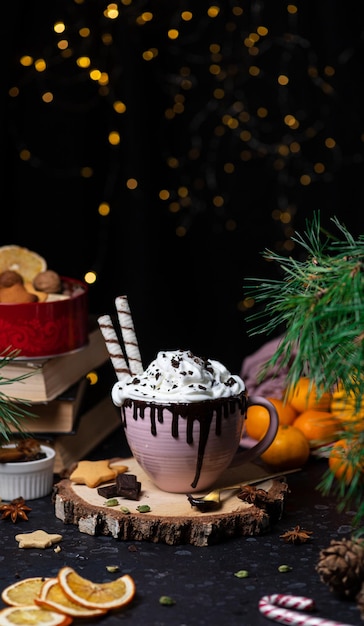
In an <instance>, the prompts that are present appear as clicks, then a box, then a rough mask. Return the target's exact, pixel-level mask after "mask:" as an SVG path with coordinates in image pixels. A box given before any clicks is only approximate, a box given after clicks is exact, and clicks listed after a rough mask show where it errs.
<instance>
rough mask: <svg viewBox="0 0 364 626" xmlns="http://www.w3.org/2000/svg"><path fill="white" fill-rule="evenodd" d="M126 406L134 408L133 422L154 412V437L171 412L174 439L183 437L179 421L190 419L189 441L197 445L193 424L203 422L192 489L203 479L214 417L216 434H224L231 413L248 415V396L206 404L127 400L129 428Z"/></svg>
mask: <svg viewBox="0 0 364 626" xmlns="http://www.w3.org/2000/svg"><path fill="white" fill-rule="evenodd" d="M125 407H132V408H133V419H134V420H138V419H145V409H147V408H148V409H150V429H151V434H152V435H153V436H157V423H158V422H159V423H160V424H163V421H164V418H163V412H164V410H168V411H169V412H170V413H172V424H171V435H172V437H174V438H177V437H178V436H179V420H180V419H184V420H187V428H186V442H187V443H188V444H192V443H193V425H194V422H195V421H198V422H199V423H200V436H199V442H198V454H197V461H196V473H195V478H194V480H193V482H192V483H191V487H192V488H195V487H196V486H197V483H198V480H199V478H200V473H201V468H202V463H203V458H204V454H205V448H206V444H207V441H208V438H209V434H210V430H211V423H212V418H213V416H214V412H215V413H216V424H215V435H216V436H218V437H219V436H220V435H221V424H222V420H223V419H228V417H229V415H230V414H231V413H234V412H235V411H236V408H237V407H238V409H240V413H241V414H242V415H245V413H246V408H247V397H246V394H245V393H242V394H241V395H239V396H234V397H231V398H221V399H219V400H216V399H214V400H205V401H203V402H189V403H181V404H177V403H171V404H164V405H163V404H156V403H154V402H148V401H146V400H130V399H129V400H126V401H125V402H124V404H123V406H122V408H121V414H122V424H123V427H124V428H125V429H127V423H126V415H125Z"/></svg>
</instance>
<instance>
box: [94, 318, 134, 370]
mask: <svg viewBox="0 0 364 626" xmlns="http://www.w3.org/2000/svg"><path fill="white" fill-rule="evenodd" d="M97 322H98V324H99V327H100V330H101V332H102V335H103V337H104V339H105V343H106V348H107V351H108V353H109V356H110V360H111V363H112V364H113V367H114V370H115V374H116V376H117V379H118V380H121V379H122V378H125V377H126V376H130V370H129V367H128V364H127V362H126V360H125V357H124V354H123V351H122V349H121V346H120V343H119V340H118V337H117V334H116V332H115V329H114V326H113V324H112V321H111V317H110V316H109V315H101V317H99V318H98V319H97Z"/></svg>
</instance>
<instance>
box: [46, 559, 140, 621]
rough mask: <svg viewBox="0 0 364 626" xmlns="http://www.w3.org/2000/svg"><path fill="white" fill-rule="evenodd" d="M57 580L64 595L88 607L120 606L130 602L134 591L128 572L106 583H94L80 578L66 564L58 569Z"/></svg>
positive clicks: (112, 607) (109, 607)
mask: <svg viewBox="0 0 364 626" xmlns="http://www.w3.org/2000/svg"><path fill="white" fill-rule="evenodd" d="M58 581H59V584H60V585H61V587H62V589H63V591H64V593H65V594H66V596H68V597H69V598H70V599H71V600H73V602H76V603H79V604H81V605H82V606H86V607H87V608H89V609H92V608H94V609H97V608H99V609H105V610H108V609H116V608H120V607H122V606H124V605H126V604H129V602H131V600H132V599H133V598H134V595H135V591H136V587H135V582H134V580H133V578H132V577H131V576H129V575H128V574H125V575H124V576H120V577H119V578H116V579H115V580H112V581H110V582H107V583H96V582H93V581H91V580H87V579H86V578H82V576H79V574H77V572H76V571H75V570H74V569H73V568H72V567H68V566H65V567H62V568H61V569H60V570H59V572H58Z"/></svg>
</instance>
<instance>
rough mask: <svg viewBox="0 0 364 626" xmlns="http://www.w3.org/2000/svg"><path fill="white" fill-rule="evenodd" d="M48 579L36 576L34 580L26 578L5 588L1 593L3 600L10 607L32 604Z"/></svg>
mask: <svg viewBox="0 0 364 626" xmlns="http://www.w3.org/2000/svg"><path fill="white" fill-rule="evenodd" d="M47 580H48V578H43V577H41V576H35V577H34V578H24V579H23V580H18V581H17V582H15V583H13V584H12V585H9V586H8V587H5V589H3V590H2V592H1V599H2V601H3V602H4V604H9V606H24V604H32V602H34V598H35V597H36V596H38V594H39V592H40V590H41V588H42V587H43V585H44V583H45V582H46V581H47Z"/></svg>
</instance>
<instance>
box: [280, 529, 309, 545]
mask: <svg viewBox="0 0 364 626" xmlns="http://www.w3.org/2000/svg"><path fill="white" fill-rule="evenodd" d="M310 535H312V530H304V529H303V528H301V526H295V527H294V528H293V529H292V530H287V531H286V532H285V533H283V535H280V537H281V538H282V539H284V541H285V542H286V543H289V542H291V543H295V544H298V543H305V542H306V541H307V540H308V539H310Z"/></svg>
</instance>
